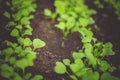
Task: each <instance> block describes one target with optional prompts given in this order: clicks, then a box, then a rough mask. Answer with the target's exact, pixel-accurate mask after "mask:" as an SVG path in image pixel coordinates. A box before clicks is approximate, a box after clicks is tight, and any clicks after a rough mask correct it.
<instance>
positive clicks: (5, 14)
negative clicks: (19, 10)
mask: <svg viewBox="0 0 120 80" xmlns="http://www.w3.org/2000/svg"><path fill="white" fill-rule="evenodd" d="M3 15H4V16H5V17H6V18H8V19H10V13H9V12H7V11H6V12H4V14H3Z"/></svg>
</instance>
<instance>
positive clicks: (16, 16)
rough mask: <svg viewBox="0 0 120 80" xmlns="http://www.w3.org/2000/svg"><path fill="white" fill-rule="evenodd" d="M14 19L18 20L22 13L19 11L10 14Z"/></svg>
mask: <svg viewBox="0 0 120 80" xmlns="http://www.w3.org/2000/svg"><path fill="white" fill-rule="evenodd" d="M12 16H13V18H14V20H15V21H19V20H20V18H21V17H22V14H21V13H20V12H17V13H16V14H13V15H12Z"/></svg>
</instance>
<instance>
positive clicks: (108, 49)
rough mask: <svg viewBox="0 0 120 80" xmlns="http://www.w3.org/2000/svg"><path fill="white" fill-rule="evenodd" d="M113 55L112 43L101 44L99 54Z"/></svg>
mask: <svg viewBox="0 0 120 80" xmlns="http://www.w3.org/2000/svg"><path fill="white" fill-rule="evenodd" d="M108 55H115V52H114V51H113V50H112V43H110V42H108V43H106V44H105V45H104V46H103V50H102V53H101V56H108Z"/></svg>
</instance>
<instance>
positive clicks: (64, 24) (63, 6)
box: [44, 0, 96, 37]
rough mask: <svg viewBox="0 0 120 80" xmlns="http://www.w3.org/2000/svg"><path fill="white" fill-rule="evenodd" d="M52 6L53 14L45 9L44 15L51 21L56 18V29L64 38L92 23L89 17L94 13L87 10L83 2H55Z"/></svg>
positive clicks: (56, 0)
mask: <svg viewBox="0 0 120 80" xmlns="http://www.w3.org/2000/svg"><path fill="white" fill-rule="evenodd" d="M54 6H55V12H52V11H50V10H49V9H45V10H44V14H45V15H46V16H48V17H50V18H52V19H55V18H56V17H57V16H58V17H57V20H58V22H59V23H58V24H56V27H57V28H59V29H60V30H61V31H62V32H63V35H64V37H66V36H67V35H68V34H69V33H73V32H77V31H79V29H80V28H81V27H86V26H88V25H90V24H93V23H94V20H93V19H92V17H91V15H93V14H95V13H96V11H94V10H92V9H88V7H87V5H85V3H84V0H69V1H68V0H55V2H54Z"/></svg>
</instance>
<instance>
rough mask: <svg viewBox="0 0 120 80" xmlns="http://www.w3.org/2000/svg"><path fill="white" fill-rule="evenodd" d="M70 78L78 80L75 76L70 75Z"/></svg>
mask: <svg viewBox="0 0 120 80" xmlns="http://www.w3.org/2000/svg"><path fill="white" fill-rule="evenodd" d="M70 78H72V80H78V79H77V77H76V76H75V75H70Z"/></svg>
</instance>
